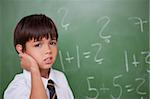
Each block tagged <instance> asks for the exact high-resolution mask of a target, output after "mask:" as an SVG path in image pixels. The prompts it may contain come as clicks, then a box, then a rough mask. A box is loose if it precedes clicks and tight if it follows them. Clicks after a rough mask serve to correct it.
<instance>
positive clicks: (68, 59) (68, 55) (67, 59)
mask: <svg viewBox="0 0 150 99" xmlns="http://www.w3.org/2000/svg"><path fill="white" fill-rule="evenodd" d="M73 59H74V57H70V54H69V52H68V51H67V58H66V61H68V62H69V63H71V60H73Z"/></svg>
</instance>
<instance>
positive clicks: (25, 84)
mask: <svg viewBox="0 0 150 99" xmlns="http://www.w3.org/2000/svg"><path fill="white" fill-rule="evenodd" d="M49 79H51V80H52V81H53V82H54V87H55V90H56V94H57V99H74V96H73V93H72V91H71V89H70V87H69V84H68V82H67V79H66V77H65V75H64V74H63V73H62V72H60V71H58V70H55V69H51V70H50V74H49V78H48V79H46V78H43V77H42V81H43V84H44V87H45V90H46V93H47V95H48V99H50V98H49V97H50V95H49V90H48V88H47V84H48V80H49ZM37 91H38V90H37ZM30 92H31V74H30V72H28V71H26V70H23V73H21V74H17V75H16V76H15V78H14V79H13V80H12V82H11V83H10V84H9V86H8V87H7V89H6V90H5V92H4V99H29V96H30Z"/></svg>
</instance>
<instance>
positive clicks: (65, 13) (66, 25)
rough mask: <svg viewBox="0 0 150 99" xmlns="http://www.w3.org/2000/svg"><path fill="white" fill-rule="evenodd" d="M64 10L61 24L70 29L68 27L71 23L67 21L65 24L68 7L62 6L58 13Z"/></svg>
mask: <svg viewBox="0 0 150 99" xmlns="http://www.w3.org/2000/svg"><path fill="white" fill-rule="evenodd" d="M62 11H64V16H63V18H62V20H61V26H62V28H64V29H65V30H68V27H69V25H70V24H69V23H67V24H64V20H65V18H66V17H67V15H68V10H67V9H66V8H60V9H58V11H57V12H58V13H60V12H62Z"/></svg>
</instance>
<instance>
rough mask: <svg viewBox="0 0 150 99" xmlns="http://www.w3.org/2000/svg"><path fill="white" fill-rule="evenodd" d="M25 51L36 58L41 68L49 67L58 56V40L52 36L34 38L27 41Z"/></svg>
mask: <svg viewBox="0 0 150 99" xmlns="http://www.w3.org/2000/svg"><path fill="white" fill-rule="evenodd" d="M25 53H26V54H28V55H30V56H32V57H33V58H34V59H35V60H36V62H37V63H38V66H39V69H40V70H43V69H49V68H51V67H52V65H53V63H54V62H55V58H56V56H57V41H56V40H55V39H54V40H51V39H50V38H49V39H46V38H42V39H41V40H40V41H36V40H34V39H32V40H30V41H28V42H27V43H26V50H25Z"/></svg>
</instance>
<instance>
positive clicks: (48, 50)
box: [45, 46, 52, 54]
mask: <svg viewBox="0 0 150 99" xmlns="http://www.w3.org/2000/svg"><path fill="white" fill-rule="evenodd" d="M45 54H52V50H51V47H50V46H46V47H45Z"/></svg>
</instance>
